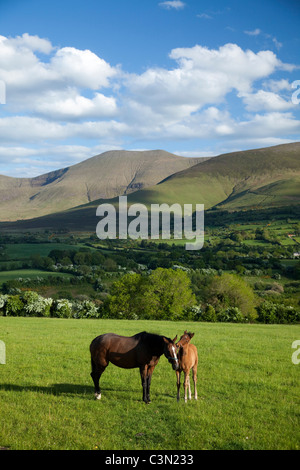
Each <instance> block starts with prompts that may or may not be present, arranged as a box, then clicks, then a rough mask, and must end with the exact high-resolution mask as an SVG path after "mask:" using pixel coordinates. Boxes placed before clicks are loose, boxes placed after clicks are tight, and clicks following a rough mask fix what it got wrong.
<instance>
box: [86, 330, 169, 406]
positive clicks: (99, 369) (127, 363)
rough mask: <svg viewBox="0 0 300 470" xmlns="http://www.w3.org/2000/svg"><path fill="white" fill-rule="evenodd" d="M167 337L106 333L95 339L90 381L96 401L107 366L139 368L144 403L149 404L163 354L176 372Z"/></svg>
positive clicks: (145, 334) (99, 395)
mask: <svg viewBox="0 0 300 470" xmlns="http://www.w3.org/2000/svg"><path fill="white" fill-rule="evenodd" d="M176 339H177V336H175V338H174V339H173V340H171V339H170V338H167V337H166V336H160V335H155V334H152V333H147V332H146V331H143V332H141V333H138V334H136V335H134V336H131V337H127V336H119V335H116V334H114V333H107V334H104V335H100V336H97V338H95V339H94V340H93V341H92V343H91V345H90V352H91V363H92V372H91V377H92V379H93V381H94V385H95V398H96V399H97V400H100V398H101V391H100V387H99V380H100V377H101V375H102V374H103V372H104V371H105V369H106V367H107V366H108V364H109V362H112V363H113V364H114V365H116V366H118V367H122V368H124V369H132V368H135V367H139V369H140V375H141V380H142V387H143V400H144V402H145V403H150V384H151V377H152V374H153V371H154V368H155V366H156V364H157V363H158V361H159V358H160V356H161V355H162V354H164V355H165V356H166V358H167V359H168V361H169V362H170V363H171V364H172V367H173V369H174V370H177V369H178V358H177V355H176V349H175V341H176Z"/></svg>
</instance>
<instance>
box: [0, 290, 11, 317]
mask: <svg viewBox="0 0 300 470" xmlns="http://www.w3.org/2000/svg"><path fill="white" fill-rule="evenodd" d="M8 297H9V296H8V295H7V294H2V295H0V316H2V315H4V314H5V304H6V302H7V299H8Z"/></svg>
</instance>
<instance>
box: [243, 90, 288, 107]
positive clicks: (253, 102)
mask: <svg viewBox="0 0 300 470" xmlns="http://www.w3.org/2000/svg"><path fill="white" fill-rule="evenodd" d="M239 96H240V97H241V98H242V99H243V101H244V103H245V105H246V109H247V110H248V111H251V112H252V111H271V112H272V111H286V110H288V109H290V108H292V107H293V106H294V105H293V103H292V102H291V100H288V101H286V100H285V99H283V98H282V97H281V96H279V95H278V94H276V93H273V92H271V91H264V90H259V91H258V92H256V93H244V94H239Z"/></svg>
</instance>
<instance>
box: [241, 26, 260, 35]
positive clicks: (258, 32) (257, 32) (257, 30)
mask: <svg viewBox="0 0 300 470" xmlns="http://www.w3.org/2000/svg"><path fill="white" fill-rule="evenodd" d="M244 33H245V34H248V36H258V35H259V34H261V30H260V29H259V28H256V29H254V30H253V31H244Z"/></svg>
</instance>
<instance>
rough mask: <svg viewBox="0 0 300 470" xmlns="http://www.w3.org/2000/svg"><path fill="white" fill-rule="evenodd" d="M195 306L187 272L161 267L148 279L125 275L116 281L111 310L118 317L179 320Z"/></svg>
mask: <svg viewBox="0 0 300 470" xmlns="http://www.w3.org/2000/svg"><path fill="white" fill-rule="evenodd" d="M195 304H196V299H195V296H194V294H193V293H192V290H191V288H190V279H189V277H188V275H187V273H186V272H184V271H181V270H178V271H174V270H173V269H164V268H158V269H156V270H155V271H153V272H152V273H151V274H150V275H148V276H144V275H143V276H142V275H141V274H135V273H133V274H125V275H124V276H123V277H122V278H121V279H120V280H118V281H116V282H114V283H113V285H112V288H111V296H110V298H109V301H108V311H109V314H110V315H111V316H112V317H115V318H128V319H136V318H148V319H157V320H163V319H166V320H179V319H180V318H183V317H184V315H185V310H186V309H188V308H189V307H191V306H193V305H195Z"/></svg>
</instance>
